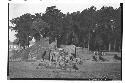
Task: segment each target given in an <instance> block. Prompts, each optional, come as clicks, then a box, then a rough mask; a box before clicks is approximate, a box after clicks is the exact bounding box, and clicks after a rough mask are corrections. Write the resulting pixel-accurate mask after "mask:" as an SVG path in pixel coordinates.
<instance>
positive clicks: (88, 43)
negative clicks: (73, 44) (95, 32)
mask: <svg viewBox="0 0 125 83" xmlns="http://www.w3.org/2000/svg"><path fill="white" fill-rule="evenodd" d="M88 50H89V41H88Z"/></svg>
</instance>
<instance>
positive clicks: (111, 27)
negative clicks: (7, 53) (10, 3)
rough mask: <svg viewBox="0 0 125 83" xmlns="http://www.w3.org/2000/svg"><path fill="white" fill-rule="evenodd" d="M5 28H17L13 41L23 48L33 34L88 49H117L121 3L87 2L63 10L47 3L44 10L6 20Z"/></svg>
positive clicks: (119, 38) (120, 34) (120, 29)
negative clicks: (75, 8)
mask: <svg viewBox="0 0 125 83" xmlns="http://www.w3.org/2000/svg"><path fill="white" fill-rule="evenodd" d="M10 22H11V23H12V24H13V26H10V27H9V28H10V29H12V30H15V31H16V32H18V33H17V34H16V37H17V40H16V43H17V44H18V45H20V46H22V47H23V48H24V49H25V47H26V46H29V41H30V40H32V38H33V37H34V38H35V39H36V40H37V41H39V40H40V37H41V35H42V36H43V37H49V38H50V42H52V41H54V40H55V39H57V41H58V46H59V45H61V44H67V45H70V44H74V45H76V46H81V47H85V48H88V49H89V50H109V51H120V50H121V44H122V43H121V41H122V38H121V37H122V27H121V7H119V8H117V9H114V8H113V7H102V8H101V9H100V10H96V7H94V6H91V7H90V8H88V9H84V10H83V11H82V12H79V11H77V12H73V13H67V14H63V13H62V12H61V10H59V9H57V8H56V6H51V7H47V8H46V11H45V12H44V13H42V14H41V13H36V14H35V15H31V14H29V13H26V14H24V15H22V16H20V17H17V18H14V19H12V20H10Z"/></svg>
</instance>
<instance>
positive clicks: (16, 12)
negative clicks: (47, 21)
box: [9, 1, 120, 42]
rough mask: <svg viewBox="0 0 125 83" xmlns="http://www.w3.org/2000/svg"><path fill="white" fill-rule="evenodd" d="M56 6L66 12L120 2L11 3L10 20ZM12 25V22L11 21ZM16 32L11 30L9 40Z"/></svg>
mask: <svg viewBox="0 0 125 83" xmlns="http://www.w3.org/2000/svg"><path fill="white" fill-rule="evenodd" d="M50 6H56V7H57V8H58V9H59V10H61V12H63V13H64V14H66V13H67V12H69V13H72V12H76V11H80V12H81V11H82V10H84V9H86V8H89V7H91V6H95V7H96V8H97V10H98V9H100V8H101V7H103V6H112V7H113V8H118V7H119V6H120V3H92V4H90V3H84V2H57V1H55V2H51V3H49V2H43V3H10V4H9V20H11V19H13V18H16V17H19V16H21V15H23V14H25V13H30V14H35V13H44V12H45V10H46V8H47V7H50ZM9 25H11V23H9ZM15 34H16V33H15V32H14V31H11V30H9V40H10V41H12V42H13V41H14V40H15V39H16V38H15V36H14V35H15Z"/></svg>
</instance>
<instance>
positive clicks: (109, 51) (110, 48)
mask: <svg viewBox="0 0 125 83" xmlns="http://www.w3.org/2000/svg"><path fill="white" fill-rule="evenodd" d="M110 51H111V43H109V52H110Z"/></svg>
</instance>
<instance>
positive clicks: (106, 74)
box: [9, 62, 121, 80]
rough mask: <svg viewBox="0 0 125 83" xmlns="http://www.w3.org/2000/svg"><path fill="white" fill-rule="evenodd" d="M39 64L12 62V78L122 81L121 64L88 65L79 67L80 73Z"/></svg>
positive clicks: (86, 63)
mask: <svg viewBox="0 0 125 83" xmlns="http://www.w3.org/2000/svg"><path fill="white" fill-rule="evenodd" d="M38 64H39V62H10V63H9V77H10V78H82V79H85V78H109V79H112V80H120V79H121V63H99V62H98V63H96V62H95V63H88V62H84V63H83V64H82V65H79V66H78V68H79V70H78V71H74V70H71V71H68V70H60V69H55V68H54V67H53V68H46V67H44V66H41V67H40V66H39V67H38Z"/></svg>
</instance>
